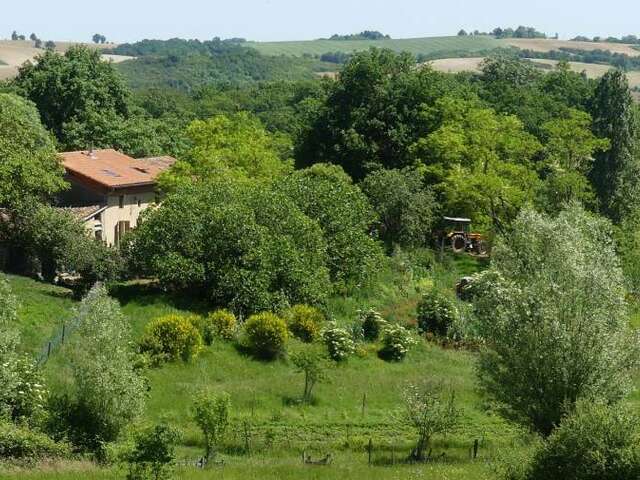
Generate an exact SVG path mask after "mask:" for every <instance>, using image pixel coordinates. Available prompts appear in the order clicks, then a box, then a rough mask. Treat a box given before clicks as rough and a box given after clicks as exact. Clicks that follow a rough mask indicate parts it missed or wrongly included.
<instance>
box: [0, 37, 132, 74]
mask: <svg viewBox="0 0 640 480" xmlns="http://www.w3.org/2000/svg"><path fill="white" fill-rule="evenodd" d="M55 44H56V51H57V52H61V53H62V52H65V51H67V50H68V49H69V48H70V47H72V46H73V45H86V46H88V47H90V48H97V49H100V50H102V49H106V48H113V47H114V45H113V44H105V45H96V44H92V43H86V44H82V43H78V42H55ZM43 52H44V49H41V48H35V46H34V43H33V42H32V41H29V40H25V41H20V40H17V41H14V40H0V80H3V79H6V78H11V77H13V76H14V75H15V74H16V73H17V71H18V67H19V66H20V65H22V64H23V63H24V62H26V61H27V60H32V59H33V58H35V57H36V56H37V55H40V54H41V53H43ZM103 57H104V58H105V59H106V60H110V61H112V62H115V63H119V62H123V61H125V60H130V59H131V58H132V57H125V56H123V55H104V56H103Z"/></svg>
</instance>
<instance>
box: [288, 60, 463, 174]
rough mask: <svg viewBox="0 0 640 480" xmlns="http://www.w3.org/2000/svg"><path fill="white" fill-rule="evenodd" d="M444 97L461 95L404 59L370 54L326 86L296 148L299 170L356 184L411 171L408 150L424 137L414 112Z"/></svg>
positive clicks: (424, 127) (425, 125) (425, 127)
mask: <svg viewBox="0 0 640 480" xmlns="http://www.w3.org/2000/svg"><path fill="white" fill-rule="evenodd" d="M444 92H448V93H449V94H450V95H455V94H456V93H459V94H460V95H465V93H464V88H461V87H460V84H458V83H457V82H456V81H455V80H454V79H453V78H452V77H450V76H447V75H445V74H441V73H437V72H435V71H433V70H431V69H430V68H428V67H424V68H420V69H416V68H415V59H414V58H413V57H412V56H411V55H409V54H396V53H393V52H392V51H390V50H378V49H371V50H369V51H367V52H360V53H357V54H355V55H354V56H353V58H352V59H351V60H350V61H349V62H348V63H347V64H346V65H345V66H344V68H343V69H342V71H341V73H340V77H339V78H338V80H337V81H335V82H333V83H331V84H329V85H328V86H327V96H326V100H324V101H323V103H322V104H320V105H316V109H315V114H314V115H313V116H311V117H310V120H309V125H308V126H307V129H306V130H305V131H304V132H303V133H302V135H301V138H300V141H299V143H298V146H297V151H296V159H297V162H298V164H299V165H300V166H307V165H310V164H313V163H320V162H328V163H335V164H338V165H341V166H342V167H343V168H344V170H345V171H346V172H347V173H348V174H349V175H351V176H352V177H353V178H354V179H356V180H361V179H362V178H364V177H365V176H366V175H367V173H370V172H371V171H374V170H376V169H379V168H388V169H393V168H404V167H407V166H410V165H412V163H413V158H412V156H411V154H410V151H409V147H410V146H411V145H412V144H413V143H415V142H416V141H417V140H418V138H419V137H420V136H421V135H423V134H424V133H427V132H428V131H429V128H430V123H431V122H425V120H424V118H423V117H422V115H421V109H420V106H421V105H422V104H431V103H433V101H434V100H435V99H436V98H438V97H440V96H442V95H443V94H444Z"/></svg>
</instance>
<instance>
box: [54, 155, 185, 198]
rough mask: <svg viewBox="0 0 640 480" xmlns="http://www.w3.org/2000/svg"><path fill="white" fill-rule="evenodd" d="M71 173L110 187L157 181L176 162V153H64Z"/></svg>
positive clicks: (64, 162)
mask: <svg viewBox="0 0 640 480" xmlns="http://www.w3.org/2000/svg"><path fill="white" fill-rule="evenodd" d="M60 155H61V156H62V163H63V165H64V168H65V169H66V171H67V173H69V174H70V175H73V176H76V177H81V178H84V179H88V180H89V181H92V182H94V183H97V184H99V185H101V186H103V187H106V188H109V189H116V188H125V187H133V186H143V185H153V184H155V181H156V178H157V176H158V175H159V174H160V173H161V172H163V171H164V170H166V169H168V168H169V167H170V166H171V165H173V164H174V163H175V161H176V160H175V159H174V158H172V157H151V158H141V159H137V160H136V159H135V158H132V157H130V156H128V155H124V154H123V153H120V152H117V151H115V150H111V149H109V150H93V151H81V152H66V153H61V154H60Z"/></svg>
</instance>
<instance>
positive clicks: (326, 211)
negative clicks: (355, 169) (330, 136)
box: [276, 165, 382, 288]
mask: <svg viewBox="0 0 640 480" xmlns="http://www.w3.org/2000/svg"><path fill="white" fill-rule="evenodd" d="M276 189H277V190H279V191H281V192H283V193H284V194H285V195H286V196H288V197H289V198H291V200H292V201H293V203H295V204H296V205H297V206H298V208H299V209H300V210H301V211H302V212H303V213H305V214H306V215H307V216H308V217H310V218H311V219H312V220H315V221H317V222H318V223H319V224H320V227H321V228H322V232H323V235H324V238H325V239H326V242H327V245H328V249H327V253H328V257H329V258H328V266H329V271H330V272H331V278H332V279H333V281H334V282H336V283H337V284H338V286H339V287H341V288H345V287H351V286H354V285H360V284H363V283H366V282H367V281H369V280H370V279H371V277H372V275H373V271H374V269H375V267H376V264H377V262H378V261H379V259H380V258H381V254H382V252H381V249H380V247H379V245H378V244H377V243H376V242H375V240H374V239H373V238H372V237H371V236H370V235H369V228H370V225H372V224H373V222H374V220H375V218H376V217H375V213H374V212H373V211H372V209H371V206H370V205H369V202H368V200H367V197H366V196H365V195H364V194H363V193H362V191H361V190H360V189H359V188H358V187H357V186H355V185H353V183H352V182H351V179H350V178H349V177H348V176H347V175H346V174H345V173H344V171H343V170H342V169H341V168H340V167H337V166H331V165H314V166H313V167H311V168H308V169H304V170H298V171H296V172H294V173H292V174H291V175H288V176H287V177H285V178H283V179H282V180H281V181H280V182H278V184H277V185H276Z"/></svg>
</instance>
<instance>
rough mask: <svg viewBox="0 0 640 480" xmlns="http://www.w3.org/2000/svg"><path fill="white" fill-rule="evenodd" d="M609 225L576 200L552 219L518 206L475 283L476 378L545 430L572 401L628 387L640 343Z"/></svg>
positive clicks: (608, 397) (506, 407)
mask: <svg viewBox="0 0 640 480" xmlns="http://www.w3.org/2000/svg"><path fill="white" fill-rule="evenodd" d="M610 231H611V224H610V223H609V222H608V221H606V220H605V219H602V218H600V217H597V216H595V215H593V214H590V213H588V212H586V211H585V210H584V209H582V208H581V207H579V206H576V205H572V206H571V207H570V208H568V209H567V210H565V211H563V212H562V213H560V214H559V215H558V216H557V217H555V218H552V217H548V216H544V215H541V214H538V213H536V212H534V211H532V210H528V209H527V210H524V211H523V212H522V213H521V214H520V215H519V217H518V219H517V220H516V222H515V223H514V224H513V228H512V229H511V230H510V232H509V233H508V234H507V235H504V236H501V237H499V238H498V240H497V242H496V246H495V247H494V249H493V253H492V262H491V267H490V269H489V270H488V271H486V272H484V273H482V274H481V275H480V277H479V278H478V279H477V281H476V282H475V283H474V287H473V288H474V295H475V299H474V307H475V313H476V317H477V318H478V320H479V331H480V333H481V335H482V336H483V338H485V340H486V342H487V344H486V347H487V348H486V349H485V350H484V351H483V353H482V355H481V357H480V363H479V369H478V371H479V375H480V381H481V385H482V387H483V388H484V390H485V392H486V393H487V394H488V395H489V396H490V397H491V398H492V399H493V400H495V401H496V402H497V403H498V405H500V406H501V407H502V408H501V410H502V412H503V413H504V414H505V415H506V416H508V417H509V418H512V419H515V420H517V421H519V422H521V423H522V424H523V425H525V426H527V427H530V428H532V429H533V430H535V431H537V432H539V433H540V434H542V435H545V436H547V435H549V434H550V433H551V432H552V431H553V430H554V429H555V428H556V427H557V426H558V425H559V424H560V422H561V421H562V419H563V418H564V417H565V416H566V415H567V414H570V413H571V412H573V409H574V407H575V405H576V402H578V400H580V399H585V400H586V401H595V400H597V401H602V402H605V403H615V402H616V401H618V400H620V399H622V398H623V397H624V396H625V395H626V394H627V393H628V392H629V391H630V389H631V388H632V378H633V377H632V372H633V371H634V369H635V368H636V367H637V366H638V353H639V352H638V344H637V341H636V338H635V336H634V335H633V334H632V333H631V331H630V329H629V326H628V316H627V305H626V301H625V293H626V291H625V287H624V281H623V275H622V271H621V268H620V262H619V260H618V258H617V256H616V252H615V248H614V243H613V241H612V239H611V236H610Z"/></svg>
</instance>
